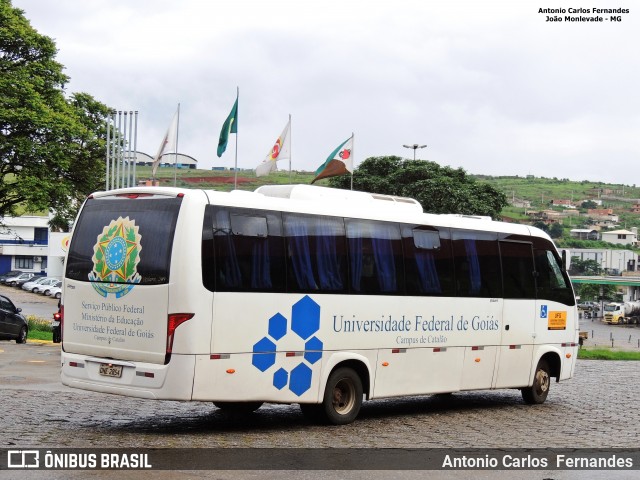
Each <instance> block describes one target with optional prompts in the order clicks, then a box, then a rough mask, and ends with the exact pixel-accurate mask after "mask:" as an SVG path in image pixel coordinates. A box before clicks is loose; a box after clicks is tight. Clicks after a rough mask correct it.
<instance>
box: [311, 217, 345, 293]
mask: <svg viewBox="0 0 640 480" xmlns="http://www.w3.org/2000/svg"><path fill="white" fill-rule="evenodd" d="M334 223H335V222H332V221H324V220H320V219H319V220H318V224H317V225H318V236H317V237H316V260H317V265H318V283H319V284H320V289H321V290H342V288H343V284H342V275H341V272H340V261H339V259H338V248H337V241H338V237H337V236H336V235H335V231H334V230H335V229H333V228H332V226H333V224H334Z"/></svg>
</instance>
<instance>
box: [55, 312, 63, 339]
mask: <svg viewBox="0 0 640 480" xmlns="http://www.w3.org/2000/svg"><path fill="white" fill-rule="evenodd" d="M56 315H58V316H59V317H60V343H62V332H64V329H63V328H62V327H64V305H60V311H59V312H58V313H56V314H55V315H54V316H53V318H55V316H56Z"/></svg>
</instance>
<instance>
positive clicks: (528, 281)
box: [61, 185, 579, 424]
mask: <svg viewBox="0 0 640 480" xmlns="http://www.w3.org/2000/svg"><path fill="white" fill-rule="evenodd" d="M426 207H427V208H428V205H427V206H426ZM62 313H63V343H62V347H63V348H62V349H63V351H62V373H61V375H62V382H63V383H64V384H65V385H69V386H71V387H76V388H81V389H87V390H94V391H98V392H105V393H113V394H120V395H128V396H133V397H141V398H148V399H168V400H190V401H210V402H213V403H214V404H215V405H216V406H218V407H219V408H223V409H228V410H236V411H242V410H245V411H253V410H255V409H257V408H259V406H260V405H261V404H262V403H263V402H272V403H286V404H291V403H299V404H300V406H301V409H302V411H303V412H304V414H305V415H308V416H310V417H312V418H314V419H317V420H323V421H326V422H329V423H333V424H345V423H349V422H351V421H353V420H354V419H355V418H356V416H357V415H358V412H359V410H360V407H361V404H362V401H363V400H364V399H375V398H382V397H395V396H403V395H422V394H437V393H451V392H458V391H465V390H477V389H502V388H516V389H521V390H522V396H523V398H524V401H525V402H526V403H542V402H544V401H545V399H546V397H547V394H548V392H549V387H550V383H551V378H556V380H557V381H560V380H565V379H569V378H571V377H572V376H573V372H574V368H575V362H576V356H577V345H578V333H579V332H578V320H577V318H578V317H577V313H576V306H575V298H574V294H573V290H572V286H571V283H570V281H569V278H568V276H567V274H566V273H565V271H564V269H563V268H562V262H561V260H560V258H559V255H558V252H557V250H556V249H555V247H554V245H553V243H552V242H551V240H550V239H549V237H548V236H547V235H546V234H545V233H544V232H542V231H540V230H538V229H535V228H532V227H529V226H524V225H515V224H507V223H501V222H495V221H492V220H491V219H489V218H472V217H465V216H459V215H433V214H425V213H423V211H422V208H421V206H420V205H419V204H418V202H416V201H415V200H412V199H407V198H397V197H390V196H384V195H376V194H368V193H363V192H351V191H345V190H337V189H330V188H323V187H315V186H308V185H295V186H293V185H287V186H265V187H260V188H258V189H257V190H256V191H255V192H245V191H233V192H217V191H204V190H187V189H174V188H129V189H123V190H113V191H109V192H99V193H95V194H93V195H91V196H90V197H89V198H88V199H87V200H86V202H85V203H84V205H83V207H82V209H81V211H80V213H79V215H78V219H77V221H76V224H75V227H74V230H73V235H72V240H71V244H70V248H69V252H68V255H67V260H66V266H65V275H64V293H63V312H62Z"/></svg>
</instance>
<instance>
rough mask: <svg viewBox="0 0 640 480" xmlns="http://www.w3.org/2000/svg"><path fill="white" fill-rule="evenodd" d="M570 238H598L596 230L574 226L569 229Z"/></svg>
mask: <svg viewBox="0 0 640 480" xmlns="http://www.w3.org/2000/svg"><path fill="white" fill-rule="evenodd" d="M569 234H570V235H571V238H577V239H578V240H598V231H597V230H592V229H588V228H574V229H572V230H570V231H569Z"/></svg>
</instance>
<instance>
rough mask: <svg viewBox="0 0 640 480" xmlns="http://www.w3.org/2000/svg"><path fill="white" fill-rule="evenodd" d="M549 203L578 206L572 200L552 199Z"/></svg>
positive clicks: (556, 205) (570, 206)
mask: <svg viewBox="0 0 640 480" xmlns="http://www.w3.org/2000/svg"><path fill="white" fill-rule="evenodd" d="M549 203H551V205H553V206H554V207H564V208H576V206H575V205H574V204H573V202H572V201H571V200H551V202H549Z"/></svg>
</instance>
